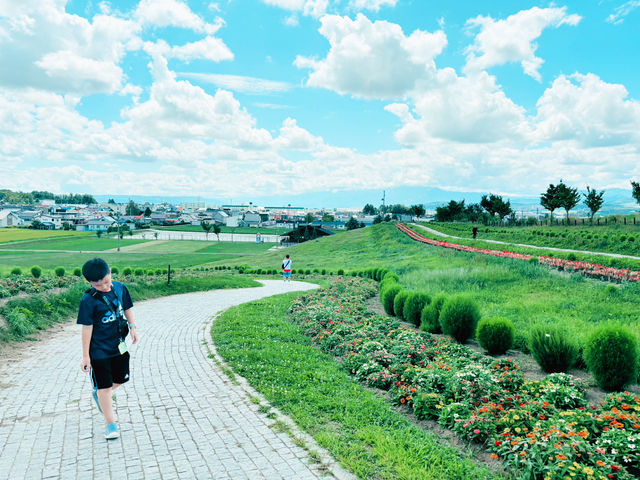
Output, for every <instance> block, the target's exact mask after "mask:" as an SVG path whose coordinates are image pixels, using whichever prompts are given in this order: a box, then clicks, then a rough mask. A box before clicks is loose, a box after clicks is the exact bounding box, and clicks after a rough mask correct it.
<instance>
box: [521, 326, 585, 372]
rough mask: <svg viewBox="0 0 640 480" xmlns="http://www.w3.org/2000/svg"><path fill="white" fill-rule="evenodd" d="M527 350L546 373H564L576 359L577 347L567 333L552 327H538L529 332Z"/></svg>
mask: <svg viewBox="0 0 640 480" xmlns="http://www.w3.org/2000/svg"><path fill="white" fill-rule="evenodd" d="M529 350H531V355H533V358H534V359H535V360H536V362H538V365H540V367H541V368H542V369H543V370H544V371H545V372H548V373H554V372H566V371H567V370H568V369H569V368H571V367H572V366H573V364H574V363H575V361H576V359H577V357H578V346H577V345H576V343H575V342H574V341H573V340H572V339H571V338H569V333H568V332H567V331H566V330H564V329H562V328H559V327H557V326H554V325H538V326H535V327H533V328H532V329H531V331H530V332H529Z"/></svg>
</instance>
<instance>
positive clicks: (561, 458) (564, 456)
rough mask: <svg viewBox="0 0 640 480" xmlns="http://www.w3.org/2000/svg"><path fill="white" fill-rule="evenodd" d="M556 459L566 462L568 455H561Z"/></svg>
mask: <svg viewBox="0 0 640 480" xmlns="http://www.w3.org/2000/svg"><path fill="white" fill-rule="evenodd" d="M556 458H557V459H558V460H566V459H567V456H566V455H562V454H561V453H560V454H558V455H556Z"/></svg>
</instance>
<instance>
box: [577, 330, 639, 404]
mask: <svg viewBox="0 0 640 480" xmlns="http://www.w3.org/2000/svg"><path fill="white" fill-rule="evenodd" d="M584 360H585V362H586V363H587V367H588V368H589V371H590V372H591V373H593V376H594V377H595V379H596V382H598V385H599V386H600V387H601V388H602V389H603V390H607V391H614V390H620V389H622V387H624V386H625V385H626V384H628V383H632V382H634V381H635V380H636V376H637V374H638V340H637V339H636V337H635V336H634V335H633V333H631V331H630V330H629V329H628V328H626V327H623V326H617V325H605V326H602V327H600V328H598V329H596V330H594V331H593V333H592V334H591V335H590V336H589V338H588V339H587V343H586V345H585V348H584Z"/></svg>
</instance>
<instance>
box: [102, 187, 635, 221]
mask: <svg viewBox="0 0 640 480" xmlns="http://www.w3.org/2000/svg"><path fill="white" fill-rule="evenodd" d="M488 193H489V192H455V191H449V190H443V189H440V188H427V187H396V188H390V189H387V190H385V191H384V203H385V204H386V205H392V204H396V203H400V204H403V205H407V206H410V205H415V204H423V205H424V206H425V208H426V209H427V210H435V208H436V207H438V206H441V205H444V204H446V203H448V202H449V201H450V200H455V201H457V202H459V201H461V200H464V201H465V203H466V204H470V203H479V202H480V199H481V198H482V195H485V194H488ZM584 193H586V192H584ZM94 198H95V199H96V200H97V201H99V202H106V201H108V200H109V199H110V198H113V199H114V200H115V201H116V202H118V203H126V202H128V201H129V200H133V201H134V202H136V203H144V202H150V203H163V202H168V203H171V204H173V205H178V204H181V203H194V202H203V203H205V204H207V205H209V206H213V205H217V206H220V205H227V204H230V203H231V200H230V199H220V198H206V197H204V196H203V197H196V196H183V197H178V196H175V197H169V196H160V195H149V196H145V195H94ZM382 198H383V190H357V191H335V192H333V191H328V192H312V193H306V194H300V195H265V196H251V197H246V198H242V197H240V195H238V199H237V200H236V199H234V200H233V203H234V204H249V202H251V203H253V205H256V206H264V207H280V206H287V205H291V206H292V207H305V208H323V209H339V208H362V207H363V206H364V205H366V204H367V203H370V204H372V205H374V206H375V207H378V206H380V205H381V204H382V201H383V200H382ZM503 198H505V199H508V200H510V201H511V207H512V208H513V209H514V210H516V211H517V212H523V213H524V214H525V215H527V214H535V213H536V212H538V213H543V212H544V209H543V208H542V207H541V206H540V196H539V195H538V196H535V197H527V196H518V197H516V196H513V197H510V196H508V195H503ZM639 210H640V205H638V203H636V201H635V200H634V199H633V197H632V196H631V190H630V189H629V190H625V189H621V188H612V189H609V190H605V194H604V205H603V207H602V209H601V211H600V212H598V213H599V214H600V215H612V214H621V213H632V212H637V211H639ZM560 212H561V213H564V210H560ZM572 212H573V213H574V214H576V213H577V214H580V215H587V214H588V212H589V210H588V208H587V207H586V206H585V205H584V204H583V203H580V204H579V205H578V206H577V207H576V208H575V209H574V210H572ZM556 213H558V211H556Z"/></svg>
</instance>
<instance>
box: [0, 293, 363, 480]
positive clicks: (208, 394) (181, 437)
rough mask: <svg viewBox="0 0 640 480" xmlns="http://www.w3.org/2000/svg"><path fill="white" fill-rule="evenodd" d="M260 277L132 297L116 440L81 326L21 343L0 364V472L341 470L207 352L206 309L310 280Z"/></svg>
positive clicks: (299, 474) (103, 474)
mask: <svg viewBox="0 0 640 480" xmlns="http://www.w3.org/2000/svg"><path fill="white" fill-rule="evenodd" d="M264 283H265V286H264V287H261V288H252V289H238V290H218V291H212V292H205V293H190V294H185V295H178V296H173V297H165V298H161V299H157V300H150V301H146V302H140V303H138V304H137V305H136V306H135V309H134V311H135V315H136V324H137V325H138V328H139V331H140V336H141V341H140V343H139V345H137V346H133V347H131V349H130V351H131V355H132V359H131V369H132V381H131V382H130V383H129V384H127V385H125V386H124V387H121V389H119V390H117V391H116V412H117V419H118V423H119V425H120V430H121V437H120V439H118V440H111V441H106V440H105V439H104V436H103V434H104V422H103V419H102V416H101V415H99V414H98V413H97V409H96V407H95V406H94V405H93V401H92V400H91V394H90V390H91V388H90V383H89V380H88V379H87V377H86V375H85V374H84V373H82V372H81V371H80V367H79V365H80V327H79V326H77V325H75V324H69V325H66V326H65V327H64V328H63V329H62V331H60V332H58V333H56V334H54V335H52V336H51V338H49V339H47V340H44V341H42V342H36V343H25V344H23V347H24V354H22V355H20V357H19V358H18V359H17V360H13V361H10V362H8V363H7V364H5V365H2V366H0V479H5V478H11V479H22V478H28V479H31V478H33V479H41V478H42V479H44V478H61V479H82V480H85V479H91V478H93V479H102V478H106V479H108V478H113V479H139V478H145V479H156V478H162V479H181V478H185V479H233V480H237V479H269V480H271V479H296V480H298V479H317V478H342V479H346V478H352V477H351V476H350V475H349V474H347V473H346V472H345V471H344V470H342V469H341V468H340V467H339V466H338V465H335V464H334V463H332V461H331V459H330V458H327V457H326V456H324V454H323V458H324V460H325V462H324V464H317V463H311V462H310V460H309V456H308V454H307V452H306V451H305V450H304V449H303V448H301V447H298V446H296V445H295V444H294V442H293V440H292V438H291V437H290V436H289V435H287V434H285V433H282V432H280V431H279V430H277V429H274V428H273V427H271V426H270V425H272V424H273V423H274V422H275V420H274V419H269V418H267V417H266V416H265V415H264V414H262V413H259V412H258V408H259V405H257V404H255V403H253V402H252V401H250V398H249V397H250V396H251V395H252V396H255V397H258V398H262V397H260V396H259V395H258V394H257V393H255V392H254V391H253V390H252V389H250V387H248V386H247V385H246V382H242V384H241V385H235V384H234V383H232V382H231V381H230V380H229V378H228V377H227V376H226V375H225V374H224V373H223V372H222V369H221V368H220V366H218V365H217V364H216V363H215V362H214V360H212V359H211V358H209V357H208V355H209V352H210V351H211V350H215V349H214V348H213V346H212V345H211V336H210V333H209V330H210V325H211V319H212V317H213V315H215V314H216V313H217V312H220V311H222V310H224V309H226V308H228V307H230V306H233V305H237V304H240V303H244V302H248V301H251V300H256V299H259V298H263V297H266V296H270V295H274V294H277V293H282V292H284V291H293V290H305V289H309V288H313V287H315V285H311V284H305V283H301V282H292V283H289V284H283V283H282V281H276V280H272V281H265V282H264ZM261 403H262V404H263V405H264V404H266V401H264V400H262V402H261ZM279 419H282V417H281V416H280V415H279ZM298 434H299V432H298ZM301 437H302V438H304V441H305V442H306V443H307V445H311V447H312V448H314V449H316V450H318V451H321V450H320V449H318V448H317V447H314V446H313V442H312V441H311V440H310V439H309V438H308V437H306V436H302V435H301Z"/></svg>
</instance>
